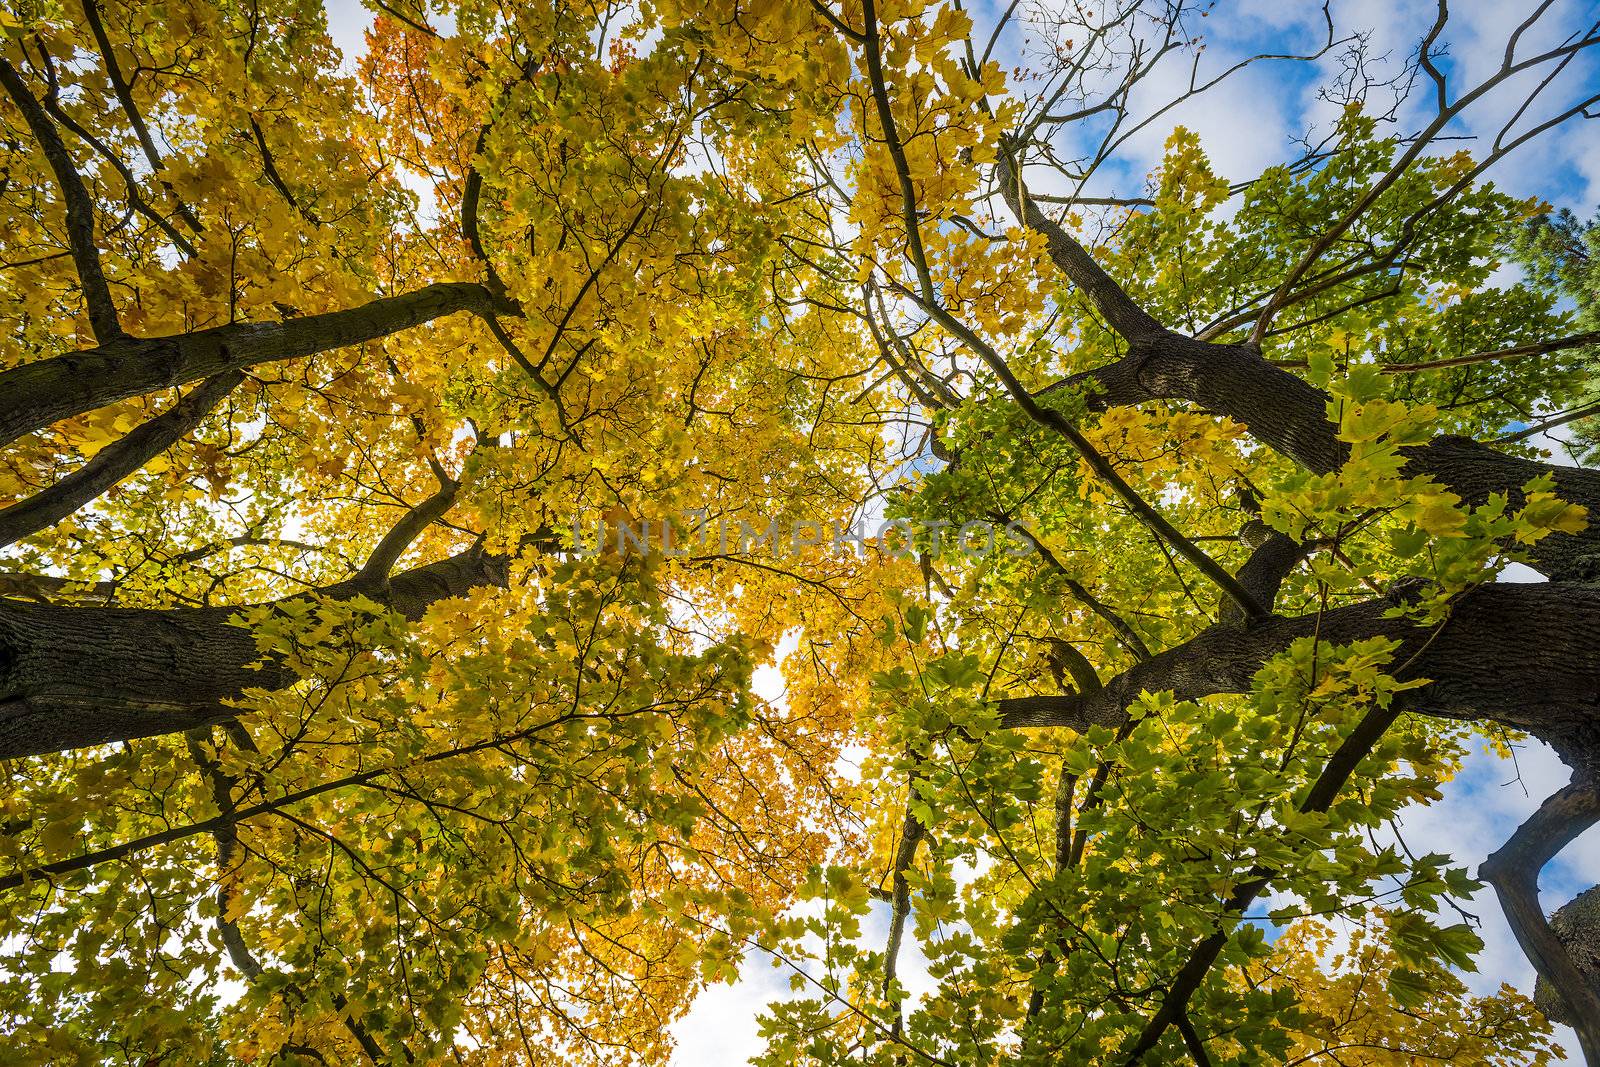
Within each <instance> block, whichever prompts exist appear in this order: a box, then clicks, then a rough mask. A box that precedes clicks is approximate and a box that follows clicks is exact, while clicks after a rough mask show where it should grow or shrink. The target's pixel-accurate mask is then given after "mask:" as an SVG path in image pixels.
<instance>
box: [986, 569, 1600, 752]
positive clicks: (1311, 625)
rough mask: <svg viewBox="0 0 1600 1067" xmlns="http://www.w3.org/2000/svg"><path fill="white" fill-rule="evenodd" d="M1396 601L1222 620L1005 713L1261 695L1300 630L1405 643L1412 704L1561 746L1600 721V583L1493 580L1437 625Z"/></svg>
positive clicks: (1108, 717)
mask: <svg viewBox="0 0 1600 1067" xmlns="http://www.w3.org/2000/svg"><path fill="white" fill-rule="evenodd" d="M1395 606H1396V605H1395V603H1394V602H1392V601H1389V600H1372V601H1367V602H1365V603H1360V604H1353V605H1350V606H1348V607H1341V608H1334V609H1332V610H1330V611H1325V612H1322V613H1320V614H1311V615H1302V616H1299V617H1296V618H1282V617H1273V618H1270V619H1267V620H1264V621H1262V622H1259V623H1256V624H1254V625H1251V626H1246V627H1240V626H1236V625H1223V626H1214V627H1212V628H1211V629H1209V630H1206V631H1205V632H1203V633H1201V634H1200V635H1198V636H1197V637H1195V638H1193V639H1192V640H1190V641H1188V642H1186V643H1184V644H1182V645H1178V646H1177V647H1175V648H1171V649H1168V650H1167V651H1165V652H1161V653H1158V654H1157V655H1155V656H1153V657H1152V658H1151V659H1149V660H1147V661H1144V662H1142V663H1137V664H1135V665H1134V666H1132V667H1130V668H1129V669H1128V670H1126V671H1124V672H1123V673H1122V674H1120V675H1118V676H1117V677H1115V678H1112V679H1110V680H1109V681H1107V682H1106V683H1105V685H1104V686H1103V687H1102V688H1101V689H1100V690H1098V691H1096V692H1093V693H1077V694H1071V695H1064V696H1032V697H1011V698H1006V699H1002V700H1000V701H999V702H998V704H999V708H1000V712H1001V717H1002V722H1003V723H1004V724H1005V725H1006V726H1011V727H1034V726H1065V727H1068V728H1070V729H1075V730H1085V729H1087V728H1089V727H1090V726H1096V725H1099V726H1110V727H1117V726H1121V725H1122V724H1123V723H1125V722H1127V721H1128V708H1129V707H1130V706H1132V705H1133V704H1134V702H1136V701H1137V700H1138V698H1139V694H1140V693H1142V692H1152V693H1157V692H1164V691H1170V692H1171V693H1172V694H1173V696H1174V697H1176V698H1177V699H1179V700H1197V699H1200V698H1202V697H1206V696H1212V695H1215V694H1219V693H1245V692H1249V691H1250V687H1251V683H1252V679H1253V678H1254V676H1255V673H1256V672H1257V671H1258V670H1260V669H1261V666H1262V665H1263V664H1264V663H1265V662H1266V661H1267V660H1268V659H1269V658H1270V657H1271V656H1273V655H1276V654H1277V653H1279V652H1282V651H1284V650H1286V649H1287V648H1288V647H1289V645H1290V644H1291V643H1292V642H1294V641H1296V640H1298V639H1300V638H1307V637H1316V638H1317V639H1319V640H1321V641H1325V642H1327V643H1329V644H1348V643H1350V642H1352V641H1358V640H1364V639H1367V638H1373V637H1383V638H1389V639H1392V640H1394V641H1397V642H1398V643H1399V647H1398V648H1397V650H1396V652H1395V654H1394V661H1395V663H1396V664H1399V665H1402V666H1403V670H1402V671H1401V675H1402V677H1408V678H1428V679H1431V681H1430V682H1429V684H1428V685H1426V686H1423V687H1421V688H1419V689H1415V690H1411V691H1408V692H1406V693H1404V694H1402V695H1401V697H1400V698H1398V699H1397V704H1400V705H1403V706H1404V707H1406V708H1407V709H1410V710H1415V711H1418V712H1422V713H1425V714H1429V715H1436V716H1440V717H1444V718H1453V719H1463V720H1473V721H1481V720H1491V721H1494V722H1499V723H1503V724H1505V725H1507V726H1511V727H1513V728H1516V729H1521V730H1527V731H1530V732H1532V733H1534V734H1535V735H1537V736H1539V737H1541V738H1544V739H1545V740H1549V741H1552V742H1553V743H1556V744H1557V745H1558V747H1560V746H1562V744H1563V743H1564V741H1565V740H1566V739H1569V738H1571V737H1573V736H1574V735H1578V734H1582V733H1584V732H1585V731H1590V730H1594V729H1595V728H1597V727H1600V589H1597V588H1594V587H1592V586H1587V585H1563V584H1558V583H1550V582H1545V583H1530V584H1526V585H1524V584H1515V583H1491V584H1488V585H1484V586H1480V587H1478V588H1476V589H1473V590H1472V591H1470V592H1469V593H1467V594H1465V595H1463V596H1462V597H1461V598H1459V599H1458V600H1457V601H1456V602H1455V603H1454V604H1453V605H1452V606H1451V610H1450V616H1449V618H1448V620H1447V621H1446V622H1445V623H1444V624H1443V626H1442V627H1437V628H1435V627H1423V626H1418V625H1416V624H1415V623H1413V622H1411V621H1410V620H1408V619H1405V618H1390V617H1388V613H1389V611H1390V610H1391V609H1392V608H1394V607H1395Z"/></svg>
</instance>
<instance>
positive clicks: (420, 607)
mask: <svg viewBox="0 0 1600 1067" xmlns="http://www.w3.org/2000/svg"><path fill="white" fill-rule="evenodd" d="M509 562H510V561H509V559H508V558H507V557H505V556H499V555H492V554H489V553H486V552H484V551H482V549H481V548H479V547H476V546H475V547H473V548H470V549H467V550H466V551H464V552H459V553H457V554H456V555H454V556H450V557H448V558H446V559H442V560H439V561H438V562H435V563H430V564H427V565H426V566H422V567H416V568H413V569H411V570H408V571H405V572H404V573H402V574H397V575H394V576H392V577H390V578H389V581H388V586H387V588H386V589H378V590H375V589H374V587H373V585H372V583H370V582H368V581H365V580H358V579H355V578H352V579H349V580H347V581H343V582H340V583H338V584H336V585H331V586H327V587H325V588H323V589H320V590H318V591H316V592H315V593H313V594H307V595H308V596H317V597H322V598H326V599H331V600H342V599H348V598H350V597H354V596H357V595H361V596H367V597H371V598H373V599H376V600H378V601H379V602H381V603H383V604H384V605H385V606H387V607H388V608H389V609H390V610H392V611H395V612H398V613H399V614H401V615H403V616H405V617H406V618H409V619H416V618H420V617H421V615H422V613H423V612H425V611H426V610H427V609H428V607H429V606H430V605H432V604H433V603H435V602H436V601H439V600H442V599H445V598H447V597H453V596H462V595H464V594H466V593H468V592H470V591H471V590H472V589H475V588H478V587H481V586H490V585H492V586H504V585H505V584H506V580H507V574H506V571H507V567H508V565H509ZM292 599H303V597H296V598H292ZM240 610H241V609H240V608H237V607H221V608H177V609H145V608H114V607H69V606H59V605H51V604H29V603H23V602H20V601H15V600H0V759H15V758H17V757H20V756H30V755H37V754H40V753H45V752H59V751H66V750H70V749H75V748H85V747H88V746H91V745H103V744H110V743H112V742H116V741H128V740H132V739H134V738H139V737H150V736H153V735H156V734H165V733H177V732H182V731H184V730H191V729H194V728H196V727H199V726H207V725H210V724H212V723H217V722H223V721H226V720H228V719H231V718H233V717H234V716H235V715H237V714H238V711H237V709H235V708H233V707H232V706H230V704H231V702H232V701H234V700H237V699H238V698H239V697H240V696H242V695H243V694H244V692H245V690H247V689H252V688H260V689H268V690H271V689H279V688H282V687H283V686H285V685H288V684H289V683H290V682H292V681H293V680H294V675H293V673H292V672H290V671H289V670H288V669H287V668H285V667H284V666H282V665H281V664H279V663H277V662H275V661H273V660H271V659H270V658H269V659H268V660H266V661H265V662H264V663H261V660H262V656H261V653H260V651H259V650H258V649H257V647H256V642H255V637H254V635H253V634H252V633H251V631H250V630H248V629H245V628H243V627H240V626H237V625H234V624H233V622H232V619H233V618H234V616H235V615H236V614H237V613H238V612H239V611H240ZM257 663H261V665H260V666H255V665H256V664H257Z"/></svg>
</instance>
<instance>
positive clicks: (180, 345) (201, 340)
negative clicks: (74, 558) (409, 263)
mask: <svg viewBox="0 0 1600 1067" xmlns="http://www.w3.org/2000/svg"><path fill="white" fill-rule="evenodd" d="M494 307H495V301H494V299H493V298H492V297H491V296H490V293H489V290H488V289H486V288H484V287H483V286H482V285H479V284H477V283H476V282H441V283H439V284H436V285H429V286H427V287H425V288H422V289H418V290H416V291H415V292H410V293H405V294H403V295H401V296H390V297H384V298H383V299H381V300H374V301H372V302H371V303H369V304H363V305H361V306H360V307H356V308H347V309H345V310H342V311H330V312H328V313H327V314H323V315H307V316H304V317H302V318H296V319H287V320H285V321H283V322H238V323H232V324H230V325H227V326H216V327H213V328H211V329H209V330H196V331H194V332H192V333H185V334H177V335H175V336H172V337H148V338H133V337H124V338H121V339H119V340H116V341H112V342H111V343H109V344H102V345H100V347H98V348H91V349H86V350H85V351H82V352H73V353H70V354H68V355H64V356H55V357H53V358H51V359H42V360H38V361H37V362H34V363H24V364H23V365H22V366H20V367H15V368H13V369H11V370H8V371H6V372H4V373H3V374H0V396H3V397H5V401H6V402H5V404H4V406H3V408H0V445H5V444H9V443H10V442H12V441H15V440H16V439H17V438H19V437H21V436H22V435H23V434H27V433H32V432H33V431H35V430H40V429H43V428H44V427H46V426H49V425H50V424H52V423H54V422H58V421H60V420H61V419H65V418H69V417H71V416H73V415H78V414H81V413H83V412H85V411H93V410H94V409H95V408H99V407H104V406H106V405H107V404H112V403H115V402H116V401H118V400H125V399H126V398H128V397H130V396H142V395H143V394H145V393H150V392H154V391H156V390H158V389H170V388H173V387H174V386H179V385H183V384H185V383H187V382H193V381H198V380H200V379H201V378H209V377H211V376H212V375H216V374H222V373H224V372H227V371H235V370H244V369H246V368H249V367H254V366H257V365H259V364H262V363H272V362H277V361H280V360H285V359H296V358H299V357H301V356H310V355H315V354H316V353H318V352H329V351H332V350H333V349H336V348H344V347H347V346H349V345H355V344H360V343H362V342H364V341H372V340H375V339H377V338H379V337H387V336H388V335H389V334H393V333H399V332H400V331H402V330H408V329H411V328H412V327H414V326H419V325H421V324H422V323H425V322H430V321H432V320H433V319H437V318H442V317H443V316H445V315H451V314H454V313H456V312H458V311H470V312H473V313H475V314H480V315H485V314H488V313H489V312H490V310H491V309H493V308H494Z"/></svg>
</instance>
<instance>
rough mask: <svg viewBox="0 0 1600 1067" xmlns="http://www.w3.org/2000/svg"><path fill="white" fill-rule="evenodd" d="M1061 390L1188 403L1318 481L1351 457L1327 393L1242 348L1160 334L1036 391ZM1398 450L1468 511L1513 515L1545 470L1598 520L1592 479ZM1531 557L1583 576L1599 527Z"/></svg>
mask: <svg viewBox="0 0 1600 1067" xmlns="http://www.w3.org/2000/svg"><path fill="white" fill-rule="evenodd" d="M1068 387H1072V388H1080V389H1084V390H1085V391H1086V392H1087V393H1089V400H1090V404H1091V406H1092V407H1096V408H1101V409H1103V408H1107V407H1115V406H1123V405H1128V406H1132V405H1138V404H1144V403H1149V402H1151V401H1155V400H1184V401H1188V402H1190V403H1192V404H1195V405H1197V406H1199V407H1201V408H1204V409H1205V410H1207V411H1209V412H1213V413H1215V414H1218V415H1226V416H1227V417H1229V418H1231V419H1233V420H1234V421H1235V422H1239V423H1242V424H1243V425H1244V427H1245V428H1246V429H1247V430H1249V431H1250V434H1251V436H1252V437H1254V438H1255V439H1256V440H1258V441H1260V442H1261V443H1263V444H1265V445H1267V446H1268V447H1269V448H1271V449H1272V450H1273V451H1275V452H1277V453H1279V454H1280V455H1283V456H1287V457H1288V458H1290V459H1292V460H1294V461H1295V462H1296V463H1299V464H1300V465H1301V466H1303V467H1306V468H1307V469H1309V470H1311V471H1313V472H1315V473H1317V474H1327V473H1329V472H1332V471H1335V470H1338V469H1339V468H1340V467H1341V466H1343V465H1344V462H1345V460H1346V459H1347V458H1348V456H1349V446H1348V445H1346V444H1344V443H1343V442H1341V441H1340V440H1339V439H1338V437H1337V436H1336V432H1335V429H1336V428H1335V427H1334V425H1333V423H1331V422H1329V421H1328V416H1327V407H1328V401H1329V397H1328V395H1327V394H1326V393H1324V392H1323V391H1322V390H1320V389H1317V388H1316V387H1315V386H1312V385H1311V384H1309V383H1308V382H1306V381H1305V380H1303V379H1301V378H1299V377H1296V376H1295V375H1293V374H1291V373H1289V372H1288V371H1286V370H1284V369H1283V368H1282V367H1278V366H1274V365H1273V364H1271V363H1268V362H1267V361H1266V360H1264V359H1262V358H1261V356H1260V354H1259V353H1258V352H1257V350H1256V349H1255V348H1254V347H1252V346H1250V345H1230V344H1210V343H1206V342H1203V341H1196V340H1195V339H1193V338H1189V337H1181V336H1178V335H1176V334H1168V335H1165V336H1163V337H1161V338H1157V339H1153V340H1151V341H1148V342H1144V343H1141V344H1138V345H1135V346H1133V348H1132V350H1130V351H1129V353H1128V354H1127V355H1126V356H1124V357H1123V358H1121V359H1119V360H1117V361H1115V362H1114V363H1108V364H1106V365H1105V366H1103V367H1098V368H1096V369H1094V370H1091V371H1086V372H1084V373H1082V374H1077V375H1074V376H1072V377H1071V378H1067V379H1063V380H1062V381H1060V382H1058V383H1056V384H1055V385H1052V386H1050V387H1048V388H1047V389H1045V390H1043V392H1045V393H1048V392H1050V391H1052V390H1055V389H1058V388H1068ZM1403 452H1404V454H1405V456H1406V458H1407V463H1406V468H1405V470H1406V473H1407V474H1410V475H1420V474H1427V475H1431V476H1432V477H1433V478H1435V479H1436V480H1438V481H1439V482H1440V483H1442V484H1443V485H1445V486H1446V487H1447V488H1449V489H1450V490H1452V491H1453V492H1455V493H1457V494H1458V495H1460V496H1461V498H1462V499H1463V500H1464V501H1465V502H1466V503H1467V504H1469V505H1477V504H1482V503H1483V502H1484V501H1486V500H1487V499H1488V498H1489V496H1490V495H1491V494H1495V493H1503V494H1505V496H1506V498H1507V500H1508V501H1509V502H1510V505H1511V506H1512V507H1519V506H1520V505H1521V501H1522V499H1523V494H1522V487H1523V486H1524V485H1526V484H1527V483H1528V482H1529V481H1530V480H1532V479H1533V478H1536V477H1538V476H1539V475H1541V474H1545V473H1549V472H1551V471H1552V470H1553V471H1554V474H1555V479H1556V491H1557V492H1558V493H1559V494H1560V495H1561V497H1562V498H1563V499H1565V500H1569V501H1572V502H1573V503H1577V504H1582V505H1584V506H1585V507H1587V508H1589V509H1590V511H1591V513H1593V514H1596V515H1600V471H1592V470H1586V469H1584V468H1580V467H1564V466H1554V465H1552V464H1549V463H1541V462H1537V461H1534V460H1529V459H1522V458H1519V457H1516V456H1508V455H1505V454H1504V453H1501V452H1498V451H1496V450H1495V449H1493V448H1490V447H1489V446H1487V445H1484V444H1480V443H1478V442H1475V441H1472V440H1469V439H1467V438H1464V437H1453V436H1440V437H1436V438H1434V439H1433V440H1432V441H1431V442H1429V443H1428V444H1426V445H1421V446H1417V447H1412V448H1406V449H1404V450H1403ZM1530 554H1531V556H1532V557H1533V560H1534V563H1535V565H1536V566H1538V567H1539V569H1540V570H1541V571H1543V572H1544V573H1545V574H1546V575H1548V576H1549V577H1552V578H1562V577H1582V576H1584V575H1586V574H1587V573H1588V572H1589V571H1590V570H1591V569H1592V568H1593V567H1594V566H1595V565H1596V563H1595V557H1597V556H1600V523H1594V522H1591V523H1590V525H1589V526H1588V527H1587V528H1586V529H1584V530H1582V531H1580V532H1578V533H1576V534H1555V535H1552V536H1550V537H1547V538H1545V539H1544V540H1542V541H1540V542H1539V543H1538V544H1536V545H1534V546H1533V547H1532V549H1531V551H1530Z"/></svg>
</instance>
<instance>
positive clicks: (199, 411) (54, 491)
mask: <svg viewBox="0 0 1600 1067" xmlns="http://www.w3.org/2000/svg"><path fill="white" fill-rule="evenodd" d="M243 380H244V373H243V372H242V371H236V370H230V371H224V372H222V373H221V374H216V375H213V376H212V377H210V378H207V379H206V380H205V381H204V382H202V383H201V384H200V385H199V386H198V387H197V388H196V389H194V391H193V392H191V393H190V394H189V395H188V396H186V397H184V398H183V399H182V400H180V401H178V402H177V403H176V404H174V405H173V406H172V407H171V408H169V409H168V410H166V411H165V412H163V413H162V414H160V415H157V416H156V417H155V418H153V419H151V420H149V421H148V422H146V423H143V424H142V425H140V426H138V427H135V428H134V429H133V430H131V431H129V432H128V433H127V434H126V435H125V436H124V437H122V438H121V439H120V440H118V441H114V442H112V443H111V444H109V445H107V446H106V447H105V448H103V449H101V450H100V451H99V452H96V453H95V454H94V456H93V457H92V458H91V459H90V460H89V461H88V462H87V463H85V464H84V465H83V466H81V467H79V468H78V469H77V470H75V471H73V472H72V473H71V474H69V475H67V476H66V477H64V478H62V479H61V480H60V481H58V482H56V483H55V484H54V485H52V486H50V487H49V488H47V489H42V490H40V491H39V492H37V493H35V494H34V495H33V496H30V497H28V498H27V499H25V500H21V501H18V502H17V503H15V504H12V505H11V506H10V507H7V508H4V509H0V548H3V547H4V546H6V545H9V544H12V543H14V542H16V541H19V540H21V539H22V538H24V537H27V536H29V535H30V534H34V533H38V532H39V531H40V530H43V529H44V528H45V527H47V526H52V525H54V524H55V523H58V522H60V521H61V520H62V519H64V518H66V517H67V516H68V515H71V514H72V513H73V512H75V511H77V510H78V509H79V508H81V507H83V506H84V505H85V504H87V503H89V502H90V501H91V500H94V499H95V498H96V497H98V496H99V495H100V494H101V493H104V492H105V491H106V490H107V489H110V488H111V487H112V486H113V485H116V484H117V483H118V482H120V481H122V479H124V478H126V477H128V475H130V474H132V473H133V472H134V471H137V470H138V469H139V468H140V467H143V466H144V465H145V464H146V463H148V462H150V460H152V459H154V458H155V457H156V456H158V455H160V454H161V453H162V452H165V451H166V450H167V449H169V448H171V447H172V446H173V445H174V444H176V443H177V442H179V441H180V440H182V439H183V438H184V437H185V436H186V435H187V434H188V433H189V432H190V431H191V430H193V429H194V428H195V427H196V426H198V425H200V423H201V421H202V420H203V419H204V418H205V417H206V416H207V415H209V414H210V413H211V412H212V411H214V410H215V409H216V407H217V405H218V404H220V403H222V401H223V400H224V399H225V398H226V397H227V396H228V394H229V393H231V392H233V390H234V389H235V388H236V387H237V386H238V385H239V383H240V382H241V381H243Z"/></svg>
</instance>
